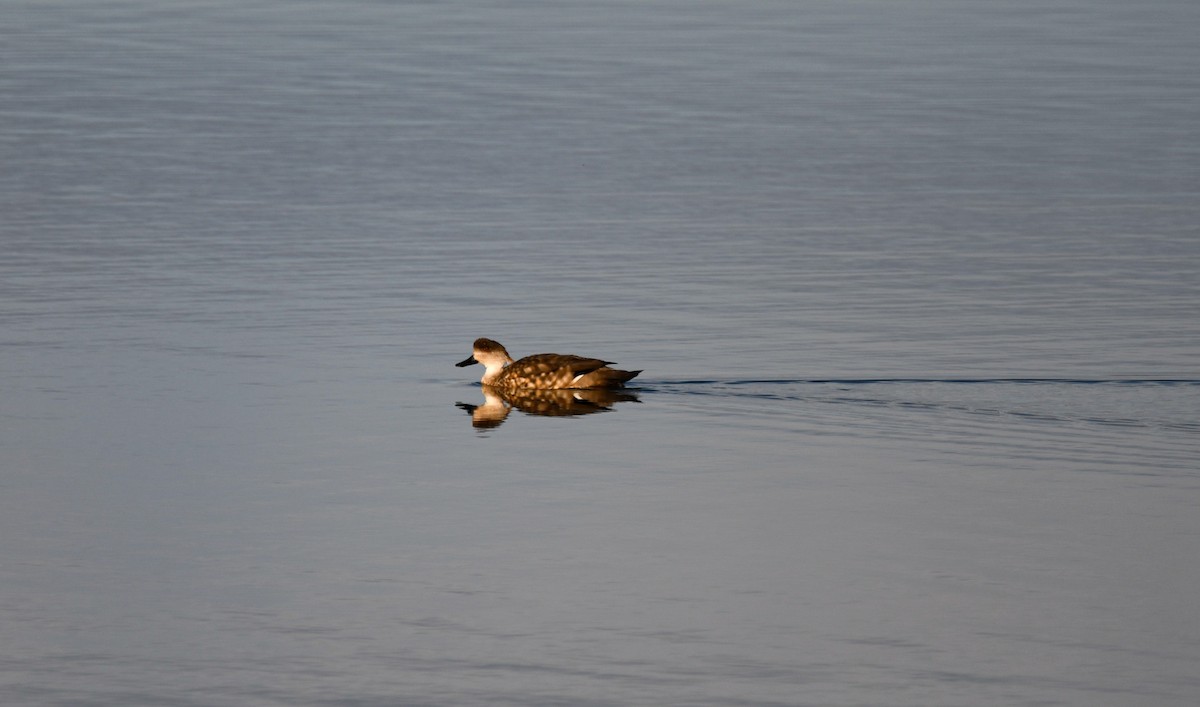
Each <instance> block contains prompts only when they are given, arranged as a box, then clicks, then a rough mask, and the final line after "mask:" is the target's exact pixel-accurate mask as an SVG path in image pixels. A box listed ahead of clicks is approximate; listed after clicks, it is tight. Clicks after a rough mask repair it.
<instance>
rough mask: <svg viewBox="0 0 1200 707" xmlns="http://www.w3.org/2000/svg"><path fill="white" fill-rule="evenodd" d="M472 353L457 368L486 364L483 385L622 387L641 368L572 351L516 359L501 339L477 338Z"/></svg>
mask: <svg viewBox="0 0 1200 707" xmlns="http://www.w3.org/2000/svg"><path fill="white" fill-rule="evenodd" d="M472 348H473V351H472V352H471V355H470V356H468V357H467V358H466V359H465V360H463V361H460V362H459V363H456V364H455V365H456V366H458V367H460V368H461V367H463V366H470V365H471V364H473V363H480V364H483V366H484V368H485V369H486V370H485V371H484V372H483V379H482V380H481V381H480V382H481V383H483V384H484V385H491V386H496V387H497V388H508V389H520V388H532V389H538V390H558V389H562V388H621V387H624V385H625V381H627V380H629V379H631V378H633V377H634V376H636V375H637V374H639V373H641V371H618V370H616V369H614V368H609V367H608V365H609V364H610V363H612V361H602V360H600V359H598V358H584V357H583V356H572V355H571V354H553V353H543V354H534V355H532V356H526V357H525V358H522V359H521V360H519V361H514V360H513V358H512V356H509V355H508V351H506V350H505V348H504V347H503V346H501V345H500V343H499V342H497V341H493V340H491V339H476V340H475V344H474V346H473V347H472Z"/></svg>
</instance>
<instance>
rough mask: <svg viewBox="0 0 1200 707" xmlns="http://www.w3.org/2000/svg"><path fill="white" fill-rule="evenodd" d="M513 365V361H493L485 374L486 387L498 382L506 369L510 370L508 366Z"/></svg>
mask: <svg viewBox="0 0 1200 707" xmlns="http://www.w3.org/2000/svg"><path fill="white" fill-rule="evenodd" d="M510 363H512V359H511V358H510V359H508V360H506V361H491V362H489V363H488V364H487V370H485V371H484V372H483V381H482V383H483V384H484V385H491V384H493V383H495V382H496V379H498V378H499V377H500V374H502V373H504V369H505V368H508V364H510Z"/></svg>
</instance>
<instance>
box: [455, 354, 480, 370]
mask: <svg viewBox="0 0 1200 707" xmlns="http://www.w3.org/2000/svg"><path fill="white" fill-rule="evenodd" d="M473 363H479V361H476V360H475V355H474V354H472V355H470V356H467V357H466V358H465V359H463V360H462V361H459V362H458V363H456V364H454V365H455V366H458V367H459V368H462V367H463V366H470V365H471V364H473Z"/></svg>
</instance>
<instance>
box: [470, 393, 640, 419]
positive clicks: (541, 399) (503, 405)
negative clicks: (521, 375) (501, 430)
mask: <svg viewBox="0 0 1200 707" xmlns="http://www.w3.org/2000/svg"><path fill="white" fill-rule="evenodd" d="M482 390H483V404H482V405H471V404H469V403H455V406H456V407H458V408H461V409H463V410H466V411H467V412H469V413H470V414H471V426H472V427H475V428H476V429H490V428H492V427H499V426H500V425H501V424H502V423H503V422H504V420H505V418H507V417H508V413H510V412H512V410H513V409H514V408H516V409H517V410H520V411H521V412H523V413H525V414H527V415H544V416H546V417H570V416H573V415H591V414H592V413H597V412H608V411H609V410H612V408H613V406H614V405H615V404H617V403H624V402H634V403H636V402H641V401H640V400H638V397H637V396H636V395H634V394H633V393H630V392H627V391H622V390H613V389H608V388H592V389H586V390H574V389H560V390H508V389H502V388H496V387H493V386H490V385H485V386H483V388H482Z"/></svg>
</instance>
